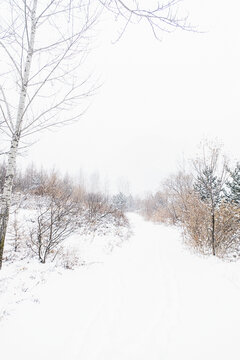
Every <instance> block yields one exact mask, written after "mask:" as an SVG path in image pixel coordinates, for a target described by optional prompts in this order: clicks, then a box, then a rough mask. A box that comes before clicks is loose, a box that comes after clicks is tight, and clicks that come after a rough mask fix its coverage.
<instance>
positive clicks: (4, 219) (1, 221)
mask: <svg viewBox="0 0 240 360" xmlns="http://www.w3.org/2000/svg"><path fill="white" fill-rule="evenodd" d="M37 2H38V0H34V2H33V7H32V12H31V34H30V39H29V43H28V52H27V56H26V61H25V66H24V73H23V78H22V86H21V91H20V94H19V105H18V111H17V120H16V125H15V129H14V132H13V134H12V140H11V147H10V151H9V154H8V164H7V172H6V177H5V183H4V188H3V193H2V197H1V213H0V269H1V267H2V258H3V249H4V242H5V237H6V231H7V224H8V218H9V209H10V205H11V197H12V188H13V179H14V173H15V171H16V157H17V152H18V146H19V140H20V136H21V128H22V122H23V116H24V109H25V104H26V96H27V87H28V81H29V75H30V69H31V63H32V57H33V49H34V40H35V34H36V9H37Z"/></svg>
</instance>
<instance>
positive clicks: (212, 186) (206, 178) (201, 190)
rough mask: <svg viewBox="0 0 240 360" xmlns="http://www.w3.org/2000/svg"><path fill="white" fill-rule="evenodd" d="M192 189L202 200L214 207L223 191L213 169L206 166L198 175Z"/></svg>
mask: <svg viewBox="0 0 240 360" xmlns="http://www.w3.org/2000/svg"><path fill="white" fill-rule="evenodd" d="M194 190H195V191H196V192H197V193H198V194H199V196H200V199H201V200H202V201H204V202H209V203H211V205H212V207H214V208H216V207H217V205H218V204H219V203H220V201H221V198H222V192H223V189H222V186H221V180H219V179H218V177H217V176H216V175H214V170H213V169H212V168H210V167H208V166H206V167H205V168H204V169H203V170H202V172H201V174H199V175H198V177H197V180H196V182H195V184H194Z"/></svg>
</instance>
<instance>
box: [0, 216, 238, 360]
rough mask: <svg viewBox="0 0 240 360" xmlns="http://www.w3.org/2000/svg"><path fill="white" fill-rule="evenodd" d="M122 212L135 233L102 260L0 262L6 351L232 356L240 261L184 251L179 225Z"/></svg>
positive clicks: (12, 355)
mask: <svg viewBox="0 0 240 360" xmlns="http://www.w3.org/2000/svg"><path fill="white" fill-rule="evenodd" d="M129 217H130V221H131V224H132V228H133V232H134V234H133V236H132V237H131V238H130V239H129V241H127V242H124V243H123V244H122V246H121V247H117V248H116V249H115V250H114V251H112V252H110V253H108V255H106V252H104V251H103V252H102V261H100V257H99V256H98V261H96V262H95V261H94V256H95V255H94V256H93V259H92V260H93V261H92V263H91V264H90V262H89V263H88V265H86V266H80V267H78V268H76V269H75V270H66V269H63V268H61V267H56V266H53V265H52V264H46V265H43V264H36V262H35V263H34V262H29V263H27V262H25V263H24V262H23V263H22V264H20V263H18V264H15V265H14V268H11V267H6V269H4V268H3V270H2V272H1V274H0V276H1V282H0V307H1V310H0V314H2V319H1V320H0V339H1V357H2V358H3V359H4V360H13V359H18V360H28V359H29V360H30V359H31V360H32V359H35V360H38V359H44V360H48V359H49V360H50V359H51V360H53V359H54V360H55V359H56V360H66V359H68V360H79V359H83V360H113V359H114V360H146V359H150V360H159V359H161V360H175V359H184V360H190V359H191V360H193V359H194V360H198V359H199V360H200V359H201V360H202V359H204V360H208V359H211V360H212V359H218V360H221V359H224V360H225V359H226V358H228V359H231V360H235V359H239V345H238V343H239V340H240V331H239V330H240V307H239V304H240V264H239V263H224V262H222V261H220V260H218V259H212V258H202V257H199V256H196V255H194V254H191V253H190V252H189V251H188V250H186V249H185V248H184V246H183V245H182V243H181V236H180V233H179V230H178V229H176V228H171V227H167V226H164V225H156V224H153V223H150V222H145V221H144V220H143V219H142V218H141V217H140V216H138V215H136V214H130V215H129ZM75 246H76V244H75ZM93 246H94V242H93V243H91V247H93ZM12 266H13V265H12ZM6 287H7V288H6ZM7 300H8V301H9V302H10V305H9V304H7ZM3 309H7V313H8V316H6V314H5V315H4V311H3ZM1 311H2V312H1Z"/></svg>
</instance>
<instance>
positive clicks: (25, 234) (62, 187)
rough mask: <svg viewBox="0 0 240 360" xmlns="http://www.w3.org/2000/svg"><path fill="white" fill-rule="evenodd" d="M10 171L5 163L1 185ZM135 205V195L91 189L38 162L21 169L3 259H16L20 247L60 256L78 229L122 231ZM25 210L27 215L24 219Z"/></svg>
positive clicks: (36, 253)
mask: <svg viewBox="0 0 240 360" xmlns="http://www.w3.org/2000/svg"><path fill="white" fill-rule="evenodd" d="M5 173H6V165H5V163H2V164H0V186H1V187H2V186H3V183H4V176H5ZM132 206H133V199H132V197H131V196H130V195H129V196H126V195H124V194H123V193H121V192H119V193H117V194H115V195H112V196H110V195H108V194H106V193H103V192H100V191H99V190H98V191H96V192H90V191H88V190H87V189H86V188H85V186H84V185H83V184H81V183H78V182H77V181H76V180H74V179H73V178H71V177H70V176H68V175H65V176H61V175H60V174H59V173H58V172H57V171H55V170H52V171H46V170H44V169H40V170H38V169H37V168H35V167H34V166H33V165H31V166H29V167H28V168H26V169H25V170H24V171H20V170H17V171H16V174H15V180H14V183H13V199H12V206H11V213H10V226H9V230H8V234H7V237H8V238H9V239H10V246H8V249H9V251H7V252H6V257H3V260H7V259H8V258H11V259H13V258H14V256H15V255H17V253H19V252H20V253H21V254H22V255H23V256H36V257H37V258H38V259H39V261H40V262H41V263H45V262H46V261H47V259H49V258H50V259H53V258H55V257H56V256H57V255H58V253H59V251H60V249H61V245H62V243H63V242H64V240H66V239H67V238H68V237H69V236H70V235H72V234H74V233H78V234H93V235H94V234H96V233H97V234H100V235H105V234H108V233H114V234H115V235H120V236H121V231H124V229H126V230H127V229H128V228H129V223H128V220H127V217H126V215H125V212H126V211H127V210H129V209H131V208H132ZM25 213H26V215H27V217H24V219H23V218H22V219H21V214H25ZM22 216H23V215H22ZM26 254H28V255H26Z"/></svg>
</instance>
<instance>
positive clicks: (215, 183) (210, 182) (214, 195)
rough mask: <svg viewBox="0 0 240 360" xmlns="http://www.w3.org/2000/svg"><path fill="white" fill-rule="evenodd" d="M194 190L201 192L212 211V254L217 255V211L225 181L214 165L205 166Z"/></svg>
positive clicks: (201, 197) (210, 211) (201, 196)
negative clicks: (219, 175) (219, 176)
mask: <svg viewBox="0 0 240 360" xmlns="http://www.w3.org/2000/svg"><path fill="white" fill-rule="evenodd" d="M194 190H195V191H196V192H197V193H198V194H199V196H200V199H201V200H202V201H203V202H206V203H207V205H208V208H209V213H210V219H211V220H210V224H209V225H210V227H209V230H210V238H211V244H212V254H213V255H214V256H215V255H216V234H215V227H216V211H217V207H218V205H219V204H220V202H221V200H222V197H223V181H222V180H221V179H219V178H218V177H217V175H216V171H215V168H214V167H211V166H205V167H204V168H203V170H202V171H201V172H199V175H198V177H197V180H196V182H195V184H194Z"/></svg>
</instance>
